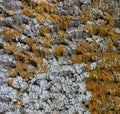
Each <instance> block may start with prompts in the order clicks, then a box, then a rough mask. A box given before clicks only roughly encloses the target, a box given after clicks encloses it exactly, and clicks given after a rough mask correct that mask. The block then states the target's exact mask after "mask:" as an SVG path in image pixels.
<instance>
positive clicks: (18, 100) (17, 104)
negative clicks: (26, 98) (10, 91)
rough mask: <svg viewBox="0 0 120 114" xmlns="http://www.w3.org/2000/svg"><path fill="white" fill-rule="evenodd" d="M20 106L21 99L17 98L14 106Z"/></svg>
mask: <svg viewBox="0 0 120 114" xmlns="http://www.w3.org/2000/svg"><path fill="white" fill-rule="evenodd" d="M22 104H23V100H22V98H17V102H16V104H15V106H16V107H19V106H21V105H22Z"/></svg>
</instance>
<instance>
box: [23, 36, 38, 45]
mask: <svg viewBox="0 0 120 114" xmlns="http://www.w3.org/2000/svg"><path fill="white" fill-rule="evenodd" d="M25 42H26V43H27V44H31V45H32V44H34V43H36V40H35V39H32V38H29V37H26V38H25Z"/></svg>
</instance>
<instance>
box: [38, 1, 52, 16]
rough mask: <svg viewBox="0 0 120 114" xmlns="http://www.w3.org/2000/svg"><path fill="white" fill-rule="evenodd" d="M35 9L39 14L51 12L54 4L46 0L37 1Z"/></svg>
mask: <svg viewBox="0 0 120 114" xmlns="http://www.w3.org/2000/svg"><path fill="white" fill-rule="evenodd" d="M36 11H37V12H38V13H40V14H42V13H44V12H45V13H53V11H54V6H53V5H52V4H49V3H47V2H46V1H41V2H38V3H37V7H36Z"/></svg>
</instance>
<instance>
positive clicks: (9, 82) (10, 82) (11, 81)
mask: <svg viewBox="0 0 120 114" xmlns="http://www.w3.org/2000/svg"><path fill="white" fill-rule="evenodd" d="M7 83H8V85H9V86H11V87H12V84H13V79H8V81H7Z"/></svg>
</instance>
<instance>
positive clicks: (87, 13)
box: [79, 8, 91, 24]
mask: <svg viewBox="0 0 120 114" xmlns="http://www.w3.org/2000/svg"><path fill="white" fill-rule="evenodd" d="M79 19H80V22H81V23H83V24H85V23H87V21H88V20H90V19H91V15H90V10H89V9H88V8H84V9H83V11H82V12H80V14H79Z"/></svg>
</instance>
